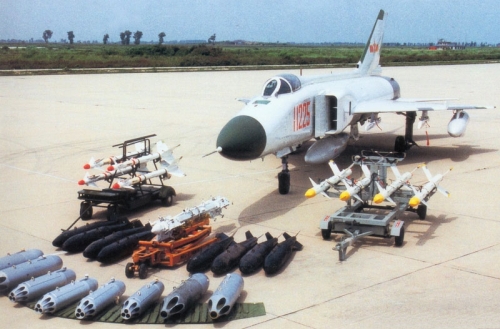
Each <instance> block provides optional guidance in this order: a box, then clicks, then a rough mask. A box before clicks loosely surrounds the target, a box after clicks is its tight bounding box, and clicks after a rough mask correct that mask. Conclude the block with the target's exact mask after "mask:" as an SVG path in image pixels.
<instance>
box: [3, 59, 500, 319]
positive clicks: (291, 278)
mask: <svg viewBox="0 0 500 329" xmlns="http://www.w3.org/2000/svg"><path fill="white" fill-rule="evenodd" d="M330 71H335V72H340V71H345V70H340V69H338V70H337V69H336V70H326V69H323V70H304V71H303V74H304V75H311V74H321V73H329V72H330ZM288 72H290V71H288ZM277 73H283V72H280V71H245V72H198V73H196V72H190V73H156V74H149V73H148V74H102V75H64V76H21V77H1V78H0V139H1V143H0V154H1V157H0V169H1V170H0V182H2V185H1V186H2V189H1V190H2V193H1V198H0V232H1V238H0V255H2V256H3V255H5V254H7V253H8V252H11V253H13V252H17V251H19V250H21V249H29V248H39V249H41V250H43V251H44V252H45V253H46V254H52V253H58V254H60V256H61V257H62V259H63V261H64V266H67V267H68V268H71V269H73V270H74V271H75V272H76V273H77V279H78V278H81V277H83V275H85V274H89V275H90V276H91V277H94V278H96V279H98V281H99V283H100V284H101V285H102V284H104V283H105V282H107V281H108V280H109V279H110V278H111V277H115V278H116V279H119V280H123V281H124V282H125V283H126V285H127V290H126V292H125V296H130V295H131V294H133V293H134V292H135V291H137V290H138V289H139V288H140V287H141V286H142V285H144V284H145V283H146V281H144V280H140V279H139V278H134V279H127V278H126V277H125V274H124V268H125V264H126V263H127V262H129V261H130V259H123V260H122V261H120V262H118V263H116V264H113V265H108V266H104V265H101V264H100V263H98V262H95V261H88V260H87V259H86V258H84V257H83V256H82V254H80V253H78V254H65V253H64V252H61V250H58V249H56V248H54V247H53V246H52V240H53V239H54V238H55V237H56V236H57V235H58V234H59V233H60V232H61V229H66V228H67V227H68V226H69V225H70V224H71V223H72V222H73V221H74V220H75V219H76V218H77V217H78V215H79V205H80V201H79V200H77V191H78V190H80V186H78V185H77V181H78V180H80V179H81V178H82V177H83V176H84V174H85V171H84V170H83V169H82V166H83V165H84V164H85V163H86V162H87V161H88V160H89V159H90V158H91V157H96V158H98V157H105V156H109V155H113V154H119V153H120V152H121V151H120V150H119V149H117V148H113V147H112V145H115V144H118V143H120V142H123V141H124V140H127V139H131V138H135V137H139V136H144V135H148V134H157V137H154V138H153V139H152V141H153V142H154V141H156V140H159V139H161V140H163V141H164V142H166V143H167V145H169V146H175V145H177V144H181V146H180V147H179V148H177V149H175V151H174V154H175V155H176V156H177V157H180V156H182V157H183V158H182V160H181V162H180V168H181V169H182V170H184V172H185V173H186V174H187V176H186V177H184V178H178V177H173V178H172V179H171V180H169V181H167V183H168V184H169V185H171V186H173V187H174V188H175V190H176V191H177V197H176V198H175V199H174V204H173V206H172V207H170V208H165V207H162V206H159V205H154V206H147V207H144V208H140V209H138V210H135V211H132V212H130V213H128V214H127V216H128V217H129V218H131V219H135V218H139V219H140V220H141V221H142V222H143V223H147V222H148V221H154V220H156V219H157V218H158V216H164V215H167V214H170V215H175V214H177V213H179V212H180V211H182V210H183V209H184V208H187V207H192V206H195V205H197V204H199V203H200V202H202V201H203V200H206V199H207V198H209V197H210V196H216V195H222V196H225V197H227V198H228V199H229V200H230V201H232V202H233V205H231V206H229V207H228V208H227V210H225V211H224V215H225V216H224V218H218V219H217V220H216V221H214V222H213V223H212V225H213V229H214V231H216V232H225V233H227V234H233V233H235V240H236V241H241V240H243V239H244V234H245V231H247V230H250V231H251V232H252V234H253V235H254V236H261V235H263V234H265V233H266V232H270V233H271V234H272V235H273V236H279V235H280V234H282V233H283V232H288V233H289V234H291V235H295V234H297V233H298V236H297V239H298V241H299V242H300V243H302V244H303V245H304V248H303V250H302V251H299V252H296V253H295V254H294V255H293V259H292V260H291V261H290V262H289V263H288V264H287V265H286V268H285V269H284V270H282V271H281V272H280V273H279V274H277V275H275V276H271V277H267V276H266V275H265V274H264V272H263V271H262V270H261V271H259V272H257V273H256V274H253V275H249V276H244V280H245V287H244V293H243V294H242V296H241V297H240V299H239V302H246V303H253V302H263V303H264V304H265V308H266V311H267V314H266V315H265V316H261V317H255V318H250V319H245V320H236V321H232V322H221V323H217V324H208V325H192V326H189V325H183V326H184V327H186V328H187V327H196V328H212V327H216V328H219V327H220V328H222V327H223V328H228V329H229V328H250V327H251V328H283V327H287V328H289V329H292V328H330V327H333V326H335V327H338V328H385V327H391V326H396V327H402V328H499V327H500V312H499V309H500V299H499V298H498V293H499V291H500V262H499V261H498V260H499V259H500V219H499V217H498V213H499V211H500V208H499V206H498V204H499V202H498V198H499V196H500V194H499V193H498V190H497V189H498V183H497V180H498V177H500V156H499V148H500V138H499V137H500V133H499V127H500V115H499V112H498V111H499V110H498V109H495V110H474V111H472V110H471V111H468V113H469V115H470V118H471V119H470V123H469V126H468V128H467V133H466V135H465V136H464V137H462V138H456V139H455V138H452V137H450V136H449V135H448V134H447V131H446V125H447V123H448V121H449V120H450V118H451V113H450V112H435V113H430V117H431V121H430V127H429V128H428V129H427V133H428V136H429V145H427V138H426V132H425V129H422V130H417V129H416V127H415V141H416V142H417V143H418V144H419V145H420V147H413V148H412V149H411V150H410V151H409V152H408V154H407V156H406V159H405V160H404V161H403V162H401V163H400V164H399V166H398V167H399V170H400V171H401V172H404V171H409V170H412V169H413V168H415V167H416V166H417V165H419V164H421V163H423V162H426V163H427V164H428V168H429V169H430V171H431V172H432V173H433V174H437V173H443V172H445V171H446V170H448V169H449V168H450V167H453V171H452V172H450V173H449V174H448V175H447V176H445V178H444V180H443V182H442V183H441V185H442V186H443V187H445V188H446V189H447V190H448V191H450V192H451V197H450V198H446V197H444V196H443V195H441V194H440V193H436V195H434V196H433V198H432V199H431V200H430V202H429V209H428V211H427V218H426V220H419V219H418V217H417V216H416V215H415V214H408V215H405V216H404V218H402V219H403V220H404V221H405V225H406V235H405V242H404V245H403V246H402V247H395V246H394V239H380V238H373V237H368V238H364V239H362V240H359V241H358V242H356V243H355V245H354V247H350V248H349V249H348V251H347V259H346V260H345V261H343V262H340V261H339V260H338V259H339V257H338V253H337V252H336V251H334V250H332V248H333V247H334V246H335V244H336V243H337V242H338V241H340V238H341V236H340V235H332V239H331V240H323V238H322V237H321V232H320V230H319V222H320V220H322V219H323V218H324V217H325V216H326V215H329V214H331V213H333V212H334V211H336V210H337V209H339V208H340V207H342V206H344V203H343V202H342V201H340V200H338V199H326V198H323V197H321V196H317V197H315V198H312V199H306V198H305V197H304V193H305V191H306V190H307V189H308V188H309V187H310V182H309V179H308V177H311V178H313V179H314V180H317V179H325V178H327V177H330V176H331V172H330V169H329V167H328V165H327V164H324V165H307V164H305V163H304V154H305V149H306V148H307V146H309V145H310V143H309V144H308V145H304V147H303V148H302V149H301V151H299V152H298V153H297V154H295V155H293V156H291V157H290V169H291V177H292V178H291V191H290V194H288V195H280V194H279V193H278V191H277V186H278V183H277V174H278V172H279V171H280V168H281V161H280V159H277V158H276V157H274V156H268V157H266V158H265V159H264V161H261V160H257V161H252V162H232V161H229V160H226V159H224V158H222V157H220V156H219V155H217V154H214V155H211V156H209V157H206V158H202V156H203V155H204V154H207V153H209V152H211V151H213V150H215V142H216V139H217V135H218V132H219V131H220V129H221V128H222V126H223V125H224V124H225V123H226V122H227V121H228V120H229V119H230V118H231V117H232V116H233V115H234V114H236V113H237V112H238V111H239V110H240V109H241V108H242V107H243V104H242V103H239V102H237V101H236V100H235V98H237V97H250V96H253V95H256V94H258V93H260V92H261V90H262V89H261V88H262V87H263V84H264V82H265V80H266V79H267V78H269V77H271V76H273V75H274V74H277ZM291 73H295V74H297V75H298V74H299V72H298V71H297V72H293V71H292V72H291ZM383 74H384V75H387V76H392V77H394V78H395V79H396V80H397V81H398V82H399V84H400V86H401V93H402V97H407V98H435V97H444V98H457V99H459V100H457V101H456V102H457V103H463V104H476V105H496V106H500V93H499V92H498V86H500V64H487V65H450V66H428V67H387V68H384V69H383ZM381 117H382V123H381V125H380V128H381V129H382V130H380V129H378V128H374V129H373V130H372V131H370V132H369V133H364V130H363V128H362V127H361V128H360V131H361V132H362V137H361V138H360V140H358V141H357V142H353V141H351V142H350V143H349V146H348V148H347V150H346V151H345V153H344V154H343V155H342V156H341V157H340V158H338V159H337V160H336V162H337V164H338V165H339V167H340V168H341V169H342V168H345V167H347V166H348V165H349V164H350V163H351V156H352V155H356V154H359V153H360V152H361V150H364V149H375V150H379V151H391V150H392V148H393V145H394V139H395V137H396V136H397V135H401V134H404V117H403V116H400V115H395V114H384V115H382V116H381ZM359 174H360V173H359V170H358V169H356V170H355V173H354V175H359ZM389 175H390V177H392V176H391V175H392V173H389ZM424 182H425V176H424V174H423V172H422V171H420V170H419V171H416V172H415V173H414V176H413V179H412V183H413V184H415V185H419V184H423V183H424ZM105 216H106V211H105V209H99V208H96V209H95V210H94V217H93V219H95V220H103V219H105ZM79 225H82V222H79V223H78V224H77V226H79ZM263 240H264V237H261V239H260V240H259V241H263ZM282 240H283V237H282V236H280V240H279V241H282ZM236 271H239V270H236ZM206 274H207V275H208V276H209V278H210V286H209V292H208V293H207V294H206V295H205V296H204V299H203V301H204V302H206V301H207V300H208V298H209V297H210V295H211V292H212V291H214V290H215V289H216V287H217V286H218V285H219V283H220V282H221V281H222V279H223V277H221V276H214V275H213V274H212V273H211V272H210V271H208V272H207V273H206ZM187 277H188V272H187V271H186V268H185V266H179V267H176V268H166V269H161V270H158V269H157V270H153V271H151V272H150V275H149V278H148V280H152V279H153V278H158V279H159V280H161V281H162V282H163V283H164V284H165V292H164V294H163V296H166V295H167V294H168V293H169V292H170V291H171V289H172V287H174V286H178V285H179V283H180V282H181V281H182V280H185V279H186V278H187ZM124 300H125V299H124V298H122V301H124ZM0 318H1V319H2V320H1V321H2V325H1V327H4V328H9V327H10V328H31V329H33V328H70V327H71V328H74V327H75V326H78V325H81V324H88V323H87V322H80V321H75V320H67V319H60V318H53V317H46V316H40V315H39V314H37V313H35V312H34V311H32V310H30V309H29V308H25V307H21V306H18V305H16V304H13V303H11V302H10V301H9V300H8V298H7V297H6V296H0ZM89 325H90V327H92V328H118V327H123V325H118V324H103V323H92V324H89ZM167 327H170V326H167Z"/></svg>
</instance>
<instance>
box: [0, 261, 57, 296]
mask: <svg viewBox="0 0 500 329" xmlns="http://www.w3.org/2000/svg"><path fill="white" fill-rule="evenodd" d="M62 264H63V262H62V259H61V258H60V257H59V256H55V255H47V256H40V257H38V258H35V259H32V260H29V261H27V262H24V263H21V264H17V265H13V266H11V267H7V268H4V269H3V270H1V271H0V293H2V292H8V291H11V290H12V289H13V288H14V287H16V286H17V285H18V284H20V283H21V282H24V281H27V280H29V279H31V278H32V277H35V278H36V277H37V276H41V275H44V274H45V273H47V272H48V271H55V270H58V269H60V268H61V267H62Z"/></svg>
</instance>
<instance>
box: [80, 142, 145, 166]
mask: <svg viewBox="0 0 500 329" xmlns="http://www.w3.org/2000/svg"><path fill="white" fill-rule="evenodd" d="M135 148H136V150H135V151H132V152H127V154H126V155H125V156H126V157H127V158H129V157H133V156H135V155H137V154H139V153H141V152H144V148H142V145H141V144H139V143H137V144H135ZM122 156H123V155H121V154H120V155H115V156H110V157H109V158H103V159H97V160H96V159H94V158H91V159H90V161H89V162H88V163H86V164H85V165H83V169H85V170H88V169H93V168H101V167H103V166H108V165H112V164H115V163H118V162H119V161H121V160H122Z"/></svg>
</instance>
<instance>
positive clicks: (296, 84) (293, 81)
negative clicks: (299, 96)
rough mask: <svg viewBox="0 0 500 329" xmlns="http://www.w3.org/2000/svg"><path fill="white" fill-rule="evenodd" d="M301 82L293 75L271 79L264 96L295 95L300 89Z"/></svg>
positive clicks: (263, 93) (265, 88)
mask: <svg viewBox="0 0 500 329" xmlns="http://www.w3.org/2000/svg"><path fill="white" fill-rule="evenodd" d="M300 86H301V84H300V80H299V78H298V77H297V76H295V75H293V74H280V75H277V76H275V77H273V78H271V79H269V80H268V81H267V82H266V84H265V86H264V90H263V91H262V96H277V95H281V94H289V93H293V92H295V91H297V90H299V89H300Z"/></svg>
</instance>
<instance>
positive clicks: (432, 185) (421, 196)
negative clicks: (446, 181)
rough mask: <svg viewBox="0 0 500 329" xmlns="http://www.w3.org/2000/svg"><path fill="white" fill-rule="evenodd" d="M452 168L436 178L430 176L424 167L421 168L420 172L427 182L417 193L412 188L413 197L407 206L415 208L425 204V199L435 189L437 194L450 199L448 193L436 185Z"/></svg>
mask: <svg viewBox="0 0 500 329" xmlns="http://www.w3.org/2000/svg"><path fill="white" fill-rule="evenodd" d="M452 169H453V168H450V169H449V170H448V171H447V172H445V173H444V174H437V175H436V176H434V177H433V176H432V175H431V172H430V171H429V169H427V166H426V165H423V166H422V170H423V171H424V172H425V175H426V176H427V179H428V180H429V181H428V182H427V183H425V185H424V186H422V188H421V189H420V191H417V190H416V189H415V188H413V192H414V193H415V195H414V196H413V197H412V198H411V199H410V201H409V202H408V204H409V205H410V206H411V207H417V206H418V205H419V204H420V203H423V204H425V205H427V204H426V203H425V201H424V200H425V198H426V197H427V196H428V195H429V194H430V193H431V192H432V191H433V190H434V189H437V190H438V191H439V192H441V193H442V194H443V195H445V196H447V197H450V193H449V192H448V191H446V190H445V189H443V188H442V187H440V186H439V185H438V184H439V183H440V182H441V181H442V180H443V177H444V175H446V174H447V173H449V172H450V171H451V170H452Z"/></svg>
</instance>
